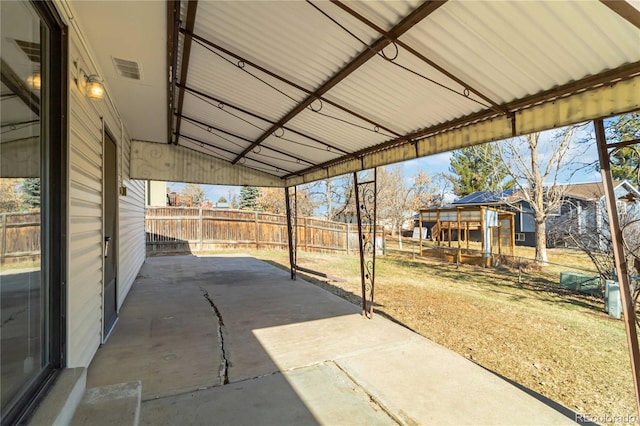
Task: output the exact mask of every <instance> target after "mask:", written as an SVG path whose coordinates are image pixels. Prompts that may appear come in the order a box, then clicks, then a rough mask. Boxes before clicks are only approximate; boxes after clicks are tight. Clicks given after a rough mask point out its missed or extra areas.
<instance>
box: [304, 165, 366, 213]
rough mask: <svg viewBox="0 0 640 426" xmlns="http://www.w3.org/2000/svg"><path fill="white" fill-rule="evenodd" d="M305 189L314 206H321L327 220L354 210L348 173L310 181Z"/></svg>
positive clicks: (351, 182)
mask: <svg viewBox="0 0 640 426" xmlns="http://www.w3.org/2000/svg"><path fill="white" fill-rule="evenodd" d="M306 189H307V191H308V194H309V197H310V198H311V199H312V201H313V203H314V204H315V205H316V207H322V210H323V211H324V215H325V217H326V218H327V220H335V218H336V217H337V216H340V215H343V214H345V213H347V212H351V211H355V210H353V208H352V207H354V206H353V205H352V204H353V200H352V198H353V197H354V194H353V179H352V177H351V175H350V174H349V175H344V176H336V177H331V178H328V179H326V180H322V181H318V182H315V183H312V184H310V185H309V186H308V187H307V188H306Z"/></svg>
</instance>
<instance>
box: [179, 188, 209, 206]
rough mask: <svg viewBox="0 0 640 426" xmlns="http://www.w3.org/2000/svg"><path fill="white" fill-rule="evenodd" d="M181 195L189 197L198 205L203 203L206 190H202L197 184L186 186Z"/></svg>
mask: <svg viewBox="0 0 640 426" xmlns="http://www.w3.org/2000/svg"><path fill="white" fill-rule="evenodd" d="M181 194H182V195H185V196H187V197H191V199H192V200H193V204H196V205H197V204H198V203H201V202H203V201H204V198H205V192H204V189H202V187H201V186H200V185H199V184H197V183H188V184H186V185H185V186H184V188H182V191H181Z"/></svg>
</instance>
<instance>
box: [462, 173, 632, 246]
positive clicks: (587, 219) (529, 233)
mask: <svg viewBox="0 0 640 426" xmlns="http://www.w3.org/2000/svg"><path fill="white" fill-rule="evenodd" d="M562 190H563V191H564V196H563V201H562V205H561V207H560V209H559V210H558V211H557V213H555V214H552V215H550V217H549V218H548V219H547V246H550V247H554V246H559V245H562V246H570V245H571V239H570V238H568V236H569V235H568V232H572V233H584V232H596V231H598V232H600V231H601V230H603V229H605V228H606V227H607V222H606V219H605V217H606V209H605V203H604V189H603V186H602V182H589V183H577V184H569V185H563V186H562ZM614 191H615V194H616V199H617V200H618V211H619V212H627V213H634V212H640V201H639V200H640V192H639V191H638V190H637V189H636V188H634V187H633V185H631V184H630V183H629V182H626V181H619V182H614ZM453 205H454V206H461V205H464V206H488V207H496V208H500V209H503V210H509V211H513V212H515V213H516V217H515V240H516V245H519V246H528V247H535V222H534V219H533V210H532V208H531V206H530V205H529V203H528V202H527V201H526V200H524V199H523V197H522V194H521V193H520V191H518V190H507V191H502V192H494V191H485V192H475V193H473V194H470V195H467V196H465V197H463V198H461V199H459V200H457V201H455V202H454V203H453ZM605 234H606V232H605Z"/></svg>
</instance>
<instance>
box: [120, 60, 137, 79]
mask: <svg viewBox="0 0 640 426" xmlns="http://www.w3.org/2000/svg"><path fill="white" fill-rule="evenodd" d="M113 64H114V65H115V67H116V71H118V74H119V75H120V77H125V78H130V79H132V80H141V79H142V72H141V71H140V65H138V63H137V62H134V61H127V60H126V59H120V58H113Z"/></svg>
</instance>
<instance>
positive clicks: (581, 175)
mask: <svg viewBox="0 0 640 426" xmlns="http://www.w3.org/2000/svg"><path fill="white" fill-rule="evenodd" d="M591 131H592V128H591V127H590V126H589V127H588V128H586V129H585V130H584V131H583V132H582V133H581V134H580V135H579V137H585V136H588V133H587V132H591ZM552 132H553V131H548V132H543V135H542V136H541V137H542V138H543V140H544V138H547V139H548V138H550V137H551V136H552V134H553V133H552ZM542 146H543V147H544V146H545V144H543V145H542ZM587 146H588V148H587V149H586V151H585V152H584V153H582V154H581V155H580V158H579V161H580V163H582V164H585V165H586V164H591V163H594V162H595V161H597V159H598V154H597V149H596V144H595V140H593V139H592V140H591V141H590V142H588V145H587ZM549 154H550V153H549V152H545V151H544V149H542V150H541V156H543V157H544V156H545V155H549ZM451 155H452V153H451V152H444V153H441V154H436V155H432V156H429V157H423V158H418V159H415V160H410V161H405V162H402V163H399V164H400V166H401V170H402V173H403V174H404V176H405V178H406V179H407V181H408V182H410V179H411V178H412V177H413V176H415V175H416V174H417V173H418V171H423V172H426V173H427V174H428V175H430V176H433V175H436V174H439V173H449V162H450V159H451ZM567 178H568V175H565V176H561V183H569V180H568V179H567ZM600 180H601V177H600V172H599V171H598V170H596V169H595V168H594V167H585V168H583V169H582V170H580V171H578V172H577V173H575V174H574V175H573V177H572V178H571V180H570V182H571V183H582V182H596V181H600ZM169 185H170V187H171V189H172V190H173V191H176V192H180V190H181V189H182V188H183V187H184V184H183V183H175V182H170V183H169ZM201 186H202V188H203V189H204V191H205V194H206V198H207V199H208V200H210V201H213V202H216V201H217V200H218V199H219V198H220V197H225V198H226V199H227V200H229V198H230V196H231V195H234V194H235V195H236V196H237V195H238V194H239V193H240V187H238V186H222V185H201Z"/></svg>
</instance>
